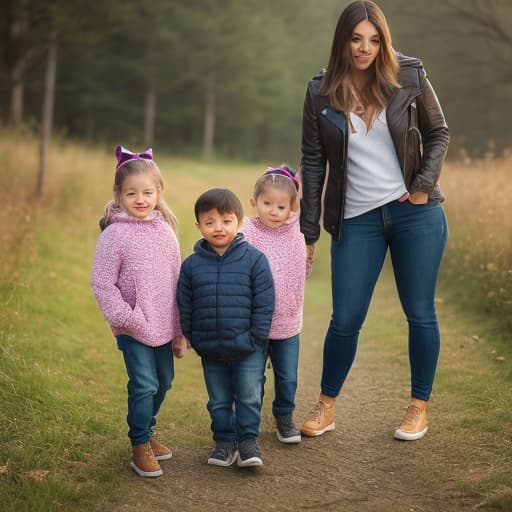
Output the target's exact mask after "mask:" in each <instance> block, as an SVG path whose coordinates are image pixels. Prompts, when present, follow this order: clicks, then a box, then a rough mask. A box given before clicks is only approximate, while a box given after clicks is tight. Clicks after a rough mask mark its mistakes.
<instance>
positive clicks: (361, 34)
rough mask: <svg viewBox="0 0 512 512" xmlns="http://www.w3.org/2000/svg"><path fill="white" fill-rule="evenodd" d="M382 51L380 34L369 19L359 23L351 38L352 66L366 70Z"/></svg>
mask: <svg viewBox="0 0 512 512" xmlns="http://www.w3.org/2000/svg"><path fill="white" fill-rule="evenodd" d="M379 51H380V36H379V33H378V32H377V29H376V28H375V25H373V24H372V23H371V22H369V21H368V20H363V21H361V23H358V24H357V25H356V26H355V28H354V31H353V32H352V39H351V40H350V56H351V58H352V67H353V69H354V70H356V71H366V70H367V69H368V68H369V67H370V66H371V65H372V63H373V62H374V60H375V59H376V58H377V55H378V54H379Z"/></svg>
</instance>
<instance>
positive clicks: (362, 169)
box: [344, 110, 407, 219]
mask: <svg viewBox="0 0 512 512" xmlns="http://www.w3.org/2000/svg"><path fill="white" fill-rule="evenodd" d="M350 120H351V121H352V125H353V126H354V128H355V130H356V133H350V134H349V138H348V152H347V185H346V195H345V212H344V218H345V219H349V218H351V217H356V216H357V215H361V214H363V213H366V212H368V211H370V210H373V209H374V208H378V207H379V206H382V205H384V204H386V203H389V202H390V201H394V200H395V199H398V198H399V197H401V196H403V195H404V194H405V193H406V192H407V189H406V188H405V183H404V178H403V176H402V171H401V170H400V164H399V162H398V157H397V155H396V151H395V146H394V145H393V140H392V139H391V134H390V133H389V129H388V125H387V122H386V111H385V110H383V111H382V112H381V113H380V114H379V115H378V116H377V118H376V119H375V121H374V123H373V126H372V127H371V128H370V130H368V129H367V126H366V124H365V122H364V121H363V120H362V119H361V118H360V117H359V116H358V115H356V114H354V113H351V114H350Z"/></svg>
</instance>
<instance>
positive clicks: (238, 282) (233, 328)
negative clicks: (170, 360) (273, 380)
mask: <svg viewBox="0 0 512 512" xmlns="http://www.w3.org/2000/svg"><path fill="white" fill-rule="evenodd" d="M274 301H275V298H274V280H273V279H272V274H271V272H270V267H269V264H268V261H267V258H266V256H265V255H264V254H263V253H262V252H260V251H258V250H257V249H255V248H254V247H252V246H251V245H249V244H248V243H247V241H246V240H244V238H243V235H241V234H238V235H237V236H236V238H235V239H234V240H233V242H232V244H231V245H230V246H229V248H228V250H227V251H226V252H225V253H224V254H223V255H222V256H219V255H218V254H217V253H216V252H215V251H214V250H213V249H212V248H211V246H210V244H208V242H206V240H204V239H201V240H199V241H198V242H197V243H196V244H195V246H194V253H193V254H192V255H190V256H189V257H188V258H187V259H186V260H185V261H184V262H183V264H182V266H181V273H180V278H179V282H178V306H179V310H180V322H181V328H182V330H183V334H184V335H185V336H186V337H187V338H188V339H189V340H190V343H191V345H192V347H193V348H194V349H195V351H196V352H197V353H198V354H199V355H200V356H201V357H204V358H206V359H212V360H220V361H233V360H237V359H241V358H242V357H245V356H247V355H249V354H250V353H252V352H254V350H255V349H256V348H258V347H262V348H263V349H265V348H266V345H267V342H268V333H269V331H270V325H271V323H272V315H273V313H274Z"/></svg>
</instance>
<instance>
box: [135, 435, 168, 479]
mask: <svg viewBox="0 0 512 512" xmlns="http://www.w3.org/2000/svg"><path fill="white" fill-rule="evenodd" d="M130 466H131V467H132V468H133V470H134V471H135V473H137V474H138V475H140V476H146V477H155V476H160V475H162V474H163V471H162V468H161V467H160V464H158V461H157V460H156V459H155V455H154V453H153V450H152V449H151V445H150V444H149V443H144V444H139V445H137V446H132V461H131V463H130Z"/></svg>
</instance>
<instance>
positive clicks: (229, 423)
mask: <svg viewBox="0 0 512 512" xmlns="http://www.w3.org/2000/svg"><path fill="white" fill-rule="evenodd" d="M201 364H202V366H203V374H204V379H205V383H206V389H207V391H208V404H207V408H208V412H209V413H210V418H211V420H212V421H211V429H212V434H213V439H214V441H215V442H219V441H240V440H242V439H247V438H251V437H254V438H255V437H258V435H259V431H260V422H261V401H262V389H263V375H264V373H265V353H264V351H263V349H261V348H258V349H256V350H255V351H254V352H253V353H252V354H249V355H248V356H245V357H243V358H242V359H238V360H236V361H212V360H209V359H206V358H204V357H203V358H201Z"/></svg>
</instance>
